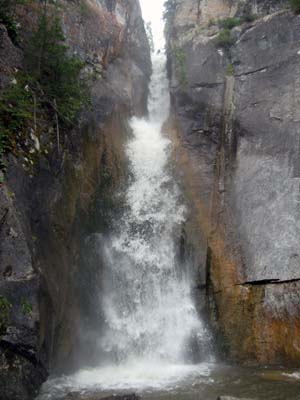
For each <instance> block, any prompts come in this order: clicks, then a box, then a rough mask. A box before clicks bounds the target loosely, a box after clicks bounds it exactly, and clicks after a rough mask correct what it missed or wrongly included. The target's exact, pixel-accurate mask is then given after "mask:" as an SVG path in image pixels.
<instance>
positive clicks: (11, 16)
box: [0, 0, 29, 44]
mask: <svg viewBox="0 0 300 400" xmlns="http://www.w3.org/2000/svg"><path fill="white" fill-rule="evenodd" d="M28 2H29V0H0V23H2V24H3V25H5V27H6V29H7V33H8V36H9V37H10V38H11V40H12V41H13V43H15V44H16V43H17V39H18V24H17V22H16V8H17V6H18V5H20V4H26V3H28Z"/></svg>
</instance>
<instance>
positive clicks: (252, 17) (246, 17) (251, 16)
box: [241, 13, 257, 22]
mask: <svg viewBox="0 0 300 400" xmlns="http://www.w3.org/2000/svg"><path fill="white" fill-rule="evenodd" d="M256 18H257V16H256V15H255V14H251V13H248V14H245V15H243V16H242V18H241V21H242V22H253V21H255V20H256Z"/></svg>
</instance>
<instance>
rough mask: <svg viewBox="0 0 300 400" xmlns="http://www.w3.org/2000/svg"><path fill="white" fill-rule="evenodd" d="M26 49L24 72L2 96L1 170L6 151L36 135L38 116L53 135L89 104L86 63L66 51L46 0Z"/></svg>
mask: <svg viewBox="0 0 300 400" xmlns="http://www.w3.org/2000/svg"><path fill="white" fill-rule="evenodd" d="M9 1H10V0H0V2H9ZM24 53H25V63H24V64H25V71H23V72H22V73H21V72H18V73H17V75H16V76H15V78H14V79H13V80H12V84H11V86H10V87H8V89H6V90H5V91H4V92H2V94H1V97H0V170H3V169H5V163H4V155H5V154H7V153H8V152H10V151H11V150H16V148H17V147H18V146H19V147H20V144H21V143H22V142H23V143H26V142H27V140H26V138H27V137H28V136H29V135H30V134H31V133H32V131H34V134H35V135H36V134H37V132H36V130H37V129H38V128H39V122H40V121H41V120H43V124H44V125H45V120H46V121H47V124H48V126H49V125H50V126H51V125H53V126H54V127H55V129H54V130H56V131H57V133H58V131H61V130H62V131H63V130H66V129H70V127H72V126H73V125H74V123H75V120H76V118H77V116H78V112H79V111H80V109H81V107H82V106H83V105H84V104H87V103H88V102H89V95H88V88H87V84H86V81H85V80H84V79H82V78H81V70H82V68H83V66H84V62H83V61H82V60H81V59H80V58H79V57H77V56H74V55H70V50H69V48H68V46H66V44H65V37H64V34H63V30H62V27H61V21H60V19H59V17H58V16H57V15H47V7H46V3H45V7H44V8H43V11H42V13H41V15H40V17H39V21H38V25H37V28H36V30H35V32H34V33H33V35H32V37H31V40H30V42H29V44H28V45H27V46H26V47H25V49H24ZM39 117H40V119H39ZM40 128H41V129H42V124H40ZM58 141H59V139H58ZM58 145H59V144H58Z"/></svg>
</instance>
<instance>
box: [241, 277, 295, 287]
mask: <svg viewBox="0 0 300 400" xmlns="http://www.w3.org/2000/svg"><path fill="white" fill-rule="evenodd" d="M299 281H300V278H294V279H285V280H281V279H261V280H257V281H247V282H244V283H240V284H238V285H235V286H245V285H251V286H258V285H278V284H283V283H292V282H299Z"/></svg>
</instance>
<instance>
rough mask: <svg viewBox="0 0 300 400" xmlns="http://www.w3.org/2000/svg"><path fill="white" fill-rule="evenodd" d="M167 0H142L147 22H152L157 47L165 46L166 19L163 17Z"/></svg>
mask: <svg viewBox="0 0 300 400" xmlns="http://www.w3.org/2000/svg"><path fill="white" fill-rule="evenodd" d="M165 1H166V0H140V4H141V7H142V12H143V18H144V20H145V22H151V27H152V33H153V40H154V44H155V48H156V49H161V48H163V47H164V35H163V31H164V21H163V19H162V16H163V10H164V2H165Z"/></svg>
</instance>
